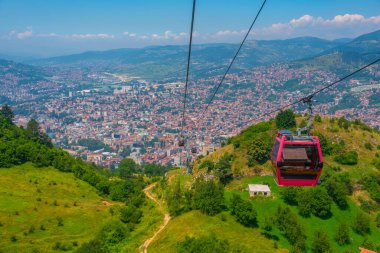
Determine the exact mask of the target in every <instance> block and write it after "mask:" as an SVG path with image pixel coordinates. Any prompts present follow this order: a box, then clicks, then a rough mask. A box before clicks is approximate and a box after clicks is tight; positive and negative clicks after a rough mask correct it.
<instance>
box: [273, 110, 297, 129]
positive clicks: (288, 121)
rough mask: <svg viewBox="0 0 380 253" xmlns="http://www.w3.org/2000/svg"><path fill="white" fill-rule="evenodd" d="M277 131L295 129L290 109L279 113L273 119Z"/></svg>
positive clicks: (293, 116)
mask: <svg viewBox="0 0 380 253" xmlns="http://www.w3.org/2000/svg"><path fill="white" fill-rule="evenodd" d="M275 122H276V126H277V128H278V129H289V128H292V127H296V119H295V115H294V112H293V111H292V110H291V109H286V110H284V111H280V112H279V113H278V114H277V115H276V118H275Z"/></svg>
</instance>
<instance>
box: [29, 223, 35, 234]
mask: <svg viewBox="0 0 380 253" xmlns="http://www.w3.org/2000/svg"><path fill="white" fill-rule="evenodd" d="M35 230H36V228H35V227H34V226H33V225H32V226H30V228H29V234H33V233H34V231H35Z"/></svg>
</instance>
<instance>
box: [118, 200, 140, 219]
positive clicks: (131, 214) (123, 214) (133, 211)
mask: <svg viewBox="0 0 380 253" xmlns="http://www.w3.org/2000/svg"><path fill="white" fill-rule="evenodd" d="M141 217H142V211H141V210H140V209H138V208H137V207H136V206H134V205H128V206H126V207H123V208H122V209H121V210H120V220H121V221H122V222H124V223H133V224H138V223H140V219H141Z"/></svg>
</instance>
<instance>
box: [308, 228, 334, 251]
mask: <svg viewBox="0 0 380 253" xmlns="http://www.w3.org/2000/svg"><path fill="white" fill-rule="evenodd" d="M311 251H312V252H313V253H327V252H331V246H330V241H329V238H328V236H327V234H326V233H325V232H323V231H317V232H316V233H315V235H314V240H313V243H312V246H311Z"/></svg>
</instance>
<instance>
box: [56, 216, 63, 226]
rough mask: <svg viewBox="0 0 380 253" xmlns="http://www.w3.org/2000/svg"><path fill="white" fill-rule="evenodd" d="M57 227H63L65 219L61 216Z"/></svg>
mask: <svg viewBox="0 0 380 253" xmlns="http://www.w3.org/2000/svg"><path fill="white" fill-rule="evenodd" d="M57 226H58V227H62V226H63V219H62V217H60V216H58V217H57Z"/></svg>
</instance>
